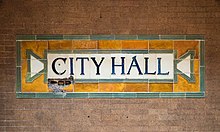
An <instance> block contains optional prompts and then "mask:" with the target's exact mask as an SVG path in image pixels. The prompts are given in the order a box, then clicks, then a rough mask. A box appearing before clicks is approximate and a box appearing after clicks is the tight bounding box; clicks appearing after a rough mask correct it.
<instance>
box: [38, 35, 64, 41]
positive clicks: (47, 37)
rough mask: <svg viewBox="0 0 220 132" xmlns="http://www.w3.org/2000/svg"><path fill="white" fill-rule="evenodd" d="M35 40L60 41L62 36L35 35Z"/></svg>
mask: <svg viewBox="0 0 220 132" xmlns="http://www.w3.org/2000/svg"><path fill="white" fill-rule="evenodd" d="M36 39H37V40H62V39H63V35H36Z"/></svg>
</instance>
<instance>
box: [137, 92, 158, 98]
mask: <svg viewBox="0 0 220 132" xmlns="http://www.w3.org/2000/svg"><path fill="white" fill-rule="evenodd" d="M136 95H137V98H159V97H160V93H136Z"/></svg>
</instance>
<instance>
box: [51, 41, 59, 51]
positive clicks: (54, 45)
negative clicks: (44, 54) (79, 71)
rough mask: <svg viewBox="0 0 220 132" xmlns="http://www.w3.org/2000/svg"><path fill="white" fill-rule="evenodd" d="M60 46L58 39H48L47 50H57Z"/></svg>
mask: <svg viewBox="0 0 220 132" xmlns="http://www.w3.org/2000/svg"><path fill="white" fill-rule="evenodd" d="M60 48H61V46H60V43H59V41H49V42H48V49H49V50H59V49H60Z"/></svg>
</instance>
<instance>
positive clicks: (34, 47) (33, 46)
mask: <svg viewBox="0 0 220 132" xmlns="http://www.w3.org/2000/svg"><path fill="white" fill-rule="evenodd" d="M26 49H29V50H31V51H32V52H33V53H35V54H36V55H38V56H39V57H40V58H44V51H45V50H47V49H48V42H47V41H22V42H21V56H22V59H26V58H27V56H26Z"/></svg>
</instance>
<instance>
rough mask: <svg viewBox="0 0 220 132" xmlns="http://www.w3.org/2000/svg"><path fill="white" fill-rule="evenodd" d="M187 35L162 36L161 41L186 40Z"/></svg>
mask: <svg viewBox="0 0 220 132" xmlns="http://www.w3.org/2000/svg"><path fill="white" fill-rule="evenodd" d="M185 38H186V36H185V35H160V39H163V40H184V39H185Z"/></svg>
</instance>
